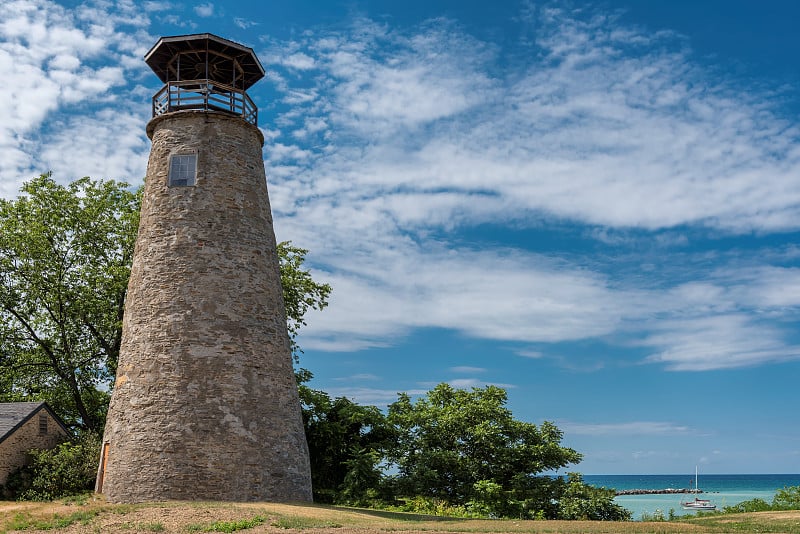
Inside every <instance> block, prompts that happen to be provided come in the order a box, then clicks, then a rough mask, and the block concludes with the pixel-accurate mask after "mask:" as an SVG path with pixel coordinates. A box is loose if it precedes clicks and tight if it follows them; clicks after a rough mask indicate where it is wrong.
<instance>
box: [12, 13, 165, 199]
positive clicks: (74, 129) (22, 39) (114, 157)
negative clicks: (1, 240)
mask: <svg viewBox="0 0 800 534" xmlns="http://www.w3.org/2000/svg"><path fill="white" fill-rule="evenodd" d="M106 7H109V6H106ZM147 24H148V19H147V17H146V15H145V16H143V13H142V12H141V11H140V10H138V9H136V7H135V6H134V5H128V4H125V3H122V4H120V5H116V6H114V7H113V9H112V8H110V7H109V9H108V10H105V9H104V8H102V7H98V6H96V5H93V4H91V5H89V4H87V5H82V6H80V7H78V8H76V9H75V10H68V9H65V8H63V7H61V6H59V5H57V4H54V3H52V2H47V1H44V0H41V1H35V2H11V3H5V4H4V5H3V19H2V22H0V75H2V77H3V80H4V83H3V84H2V86H0V98H2V99H3V101H4V102H14V103H15V105H13V106H7V109H6V112H5V115H4V120H3V121H2V123H0V153H2V154H3V157H2V158H0V178H1V180H0V195H3V196H6V197H8V196H13V195H15V194H16V192H17V190H18V188H19V186H20V184H21V182H22V181H23V180H25V179H29V178H31V177H33V176H35V175H37V174H39V173H41V172H46V171H48V170H52V171H54V172H55V175H56V177H57V178H59V179H71V178H75V177H78V176H83V175H85V174H86V173H87V171H90V170H92V169H87V167H86V166H87V162H90V161H91V162H93V163H91V164H89V165H93V166H95V167H94V168H95V170H99V167H103V168H104V170H107V171H108V174H105V175H103V177H111V176H114V177H119V178H123V177H129V176H131V175H133V176H135V177H136V178H140V177H142V176H143V174H144V164H143V163H144V158H145V157H146V150H147V148H146V137H145V136H144V135H143V131H142V130H141V124H143V123H142V122H141V118H143V117H144V113H142V116H141V117H133V116H132V115H131V114H130V112H129V111H127V110H128V109H129V108H128V105H127V103H124V104H122V106H120V103H121V102H124V96H123V95H124V94H125V91H124V89H123V86H124V85H125V84H126V82H127V81H128V80H127V79H126V78H127V77H128V76H131V77H133V78H135V77H136V76H137V75H138V73H139V72H142V71H143V66H142V64H141V63H142V62H141V60H140V57H141V55H142V54H143V53H144V49H143V48H142V46H143V45H142V44H141V43H142V42H144V43H146V42H148V41H149V40H150V38H149V36H147V34H146V31H145V30H144V29H143V28H145V27H146V25H147ZM121 28H125V31H124V32H123V31H120V29H121ZM109 56H111V57H113V58H114V59H115V61H114V62H113V64H109V62H108V59H109ZM89 104H94V105H96V106H98V109H99V111H98V112H97V114H96V115H93V114H92V113H85V112H86V110H87V109H88V105H89ZM119 107H122V108H123V110H122V111H120V110H119ZM144 111H145V110H144V109H142V112H144ZM70 112H74V113H76V115H74V116H70V115H71V114H70ZM77 113H81V114H82V117H81V118H78V115H77ZM131 120H133V122H134V124H135V126H136V129H135V130H133V132H136V133H135V134H130V133H123V134H122V135H119V136H118V135H117V133H119V130H117V129H114V135H109V129H110V128H112V126H113V125H114V124H115V122H116V121H119V124H117V126H120V125H128V126H130V124H131V123H130V121H131ZM45 125H46V128H47V132H48V135H47V136H46V137H43V136H41V135H40V134H39V129H40V128H42V127H43V126H45ZM100 131H102V132H103V133H102V134H101V135H98V133H100ZM124 131H125V132H130V130H124ZM89 139H91V143H90V144H88V143H87V140H89ZM117 140H119V144H117ZM90 153H91V157H87V156H90ZM79 154H83V157H80V156H79ZM98 154H102V155H103V156H104V158H103V160H102V161H97V159H98ZM97 177H100V176H97Z"/></svg>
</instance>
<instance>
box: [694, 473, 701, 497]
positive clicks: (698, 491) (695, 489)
mask: <svg viewBox="0 0 800 534" xmlns="http://www.w3.org/2000/svg"><path fill="white" fill-rule="evenodd" d="M694 492H695V493H700V488H698V487H697V466H694Z"/></svg>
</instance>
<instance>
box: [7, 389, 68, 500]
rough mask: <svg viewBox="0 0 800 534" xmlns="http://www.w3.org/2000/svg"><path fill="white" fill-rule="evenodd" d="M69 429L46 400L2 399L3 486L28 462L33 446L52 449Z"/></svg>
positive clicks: (66, 434) (66, 435) (65, 436)
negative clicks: (17, 400) (28, 454)
mask: <svg viewBox="0 0 800 534" xmlns="http://www.w3.org/2000/svg"><path fill="white" fill-rule="evenodd" d="M67 437H69V430H67V427H66V426H64V423H63V422H62V421H61V419H60V418H59V417H58V416H57V415H56V414H55V413H54V412H53V410H52V409H51V408H50V406H48V405H47V403H45V402H5V403H0V486H2V485H3V484H5V483H6V480H7V479H8V475H9V474H11V472H12V471H14V470H15V469H17V468H18V467H22V466H23V465H25V461H26V460H27V453H28V451H29V450H31V449H51V448H53V447H55V446H56V445H58V444H59V443H61V442H62V441H64V440H65V439H66V438H67Z"/></svg>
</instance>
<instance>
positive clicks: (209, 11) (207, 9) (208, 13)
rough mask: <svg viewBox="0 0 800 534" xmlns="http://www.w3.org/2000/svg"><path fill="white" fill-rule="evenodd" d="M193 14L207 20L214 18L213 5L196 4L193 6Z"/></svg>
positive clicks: (209, 3)
mask: <svg viewBox="0 0 800 534" xmlns="http://www.w3.org/2000/svg"><path fill="white" fill-rule="evenodd" d="M194 12H195V13H197V16H198V17H203V18H208V17H213V16H214V4H212V3H211V2H206V3H204V4H197V5H196V6H194Z"/></svg>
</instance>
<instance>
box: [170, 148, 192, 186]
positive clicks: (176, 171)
mask: <svg viewBox="0 0 800 534" xmlns="http://www.w3.org/2000/svg"><path fill="white" fill-rule="evenodd" d="M184 158H185V159H184ZM197 160H198V157H197V152H175V153H174V154H170V155H169V161H168V164H167V165H168V168H167V185H168V186H169V187H194V186H196V185H197Z"/></svg>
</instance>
